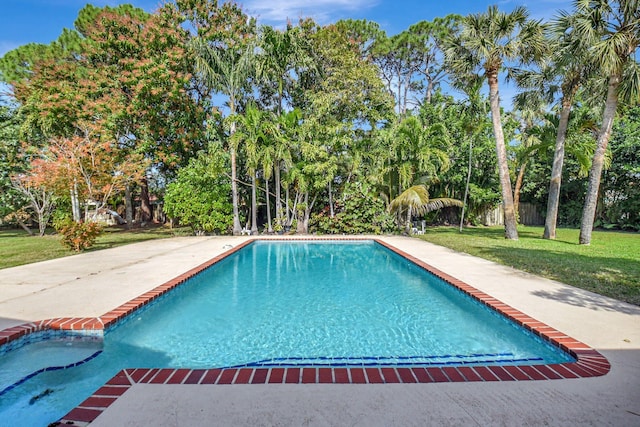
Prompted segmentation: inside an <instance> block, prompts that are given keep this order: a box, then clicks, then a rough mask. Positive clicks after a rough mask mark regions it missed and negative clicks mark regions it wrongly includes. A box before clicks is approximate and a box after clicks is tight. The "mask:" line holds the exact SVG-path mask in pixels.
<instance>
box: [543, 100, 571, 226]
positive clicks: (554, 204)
mask: <svg viewBox="0 0 640 427" xmlns="http://www.w3.org/2000/svg"><path fill="white" fill-rule="evenodd" d="M571 104H572V100H571V99H564V98H563V100H562V110H561V111H560V121H559V123H558V133H557V135H556V147H555V151H554V153H553V166H552V167H551V179H550V181H549V198H548V199H547V216H546V218H545V221H544V233H543V234H542V237H543V238H544V239H555V238H556V225H557V223H558V207H559V205H560V184H561V182H562V165H563V163H564V144H565V140H566V138H567V127H568V126H569V114H570V113H571Z"/></svg>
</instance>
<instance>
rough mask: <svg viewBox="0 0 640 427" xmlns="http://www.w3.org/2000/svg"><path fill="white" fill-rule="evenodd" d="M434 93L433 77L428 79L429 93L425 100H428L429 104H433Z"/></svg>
mask: <svg viewBox="0 0 640 427" xmlns="http://www.w3.org/2000/svg"><path fill="white" fill-rule="evenodd" d="M432 93H433V81H432V80H431V79H428V83H427V93H426V95H425V100H426V101H427V104H431V94H432Z"/></svg>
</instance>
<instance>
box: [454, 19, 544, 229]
mask: <svg viewBox="0 0 640 427" xmlns="http://www.w3.org/2000/svg"><path fill="white" fill-rule="evenodd" d="M528 16H529V14H528V12H527V10H526V9H525V8H524V7H516V8H515V9H514V10H513V11H512V12H511V13H504V12H500V11H499V10H498V8H497V7H496V6H491V7H489V10H488V11H487V12H486V13H480V14H477V15H469V16H466V17H464V18H463V19H462V21H461V24H460V28H461V29H460V33H459V34H457V35H456V37H455V38H452V39H450V40H449V43H448V47H447V50H446V56H447V62H448V64H449V66H450V68H451V70H452V71H453V72H454V73H455V74H457V76H458V78H462V79H464V78H467V77H468V76H469V75H470V74H473V73H475V74H476V75H480V74H481V75H482V76H484V78H486V80H487V82H488V84H489V100H490V103H491V118H492V122H493V132H494V136H495V139H496V154H497V159H498V172H499V176H500V187H501V189H502V203H503V206H504V220H505V221H504V222H505V237H506V238H508V239H517V238H518V230H517V228H516V225H517V224H516V213H515V210H514V205H513V192H512V190H511V179H510V177H509V165H508V161H507V150H506V146H505V139H504V131H503V128H502V121H501V117H500V97H499V92H498V84H499V80H498V78H499V73H500V71H501V69H502V68H503V66H504V65H505V61H514V60H519V61H521V62H528V61H531V60H532V59H535V58H538V57H540V56H541V55H542V54H543V53H544V50H545V43H544V38H543V28H544V27H543V26H542V25H541V24H540V23H539V22H536V21H531V20H529V19H528Z"/></svg>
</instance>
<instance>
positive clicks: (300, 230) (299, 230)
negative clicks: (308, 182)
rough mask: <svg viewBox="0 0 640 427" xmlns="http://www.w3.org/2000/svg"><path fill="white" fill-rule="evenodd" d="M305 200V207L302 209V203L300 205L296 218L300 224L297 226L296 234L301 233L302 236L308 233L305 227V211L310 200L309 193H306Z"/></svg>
mask: <svg viewBox="0 0 640 427" xmlns="http://www.w3.org/2000/svg"><path fill="white" fill-rule="evenodd" d="M301 196H302V195H301ZM304 200H305V203H304V205H305V206H304V207H303V208H301V207H300V203H298V208H297V209H296V217H297V219H298V222H297V224H296V233H300V234H306V233H307V230H306V229H305V227H304V217H305V210H306V209H307V206H306V202H307V201H308V200H309V193H307V192H305V193H304Z"/></svg>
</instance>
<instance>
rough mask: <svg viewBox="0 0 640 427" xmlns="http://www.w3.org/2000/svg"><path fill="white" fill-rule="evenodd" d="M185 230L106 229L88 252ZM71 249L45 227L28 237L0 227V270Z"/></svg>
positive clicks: (180, 232) (64, 252) (162, 236)
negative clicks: (38, 233)
mask: <svg viewBox="0 0 640 427" xmlns="http://www.w3.org/2000/svg"><path fill="white" fill-rule="evenodd" d="M186 233H187V231H186V230H185V229H169V228H166V227H151V228H143V229H134V230H123V229H120V228H116V227H113V228H107V229H106V230H105V232H104V233H103V234H102V235H101V236H100V237H98V240H97V241H96V244H95V245H94V246H93V247H92V248H90V249H89V250H88V251H96V250H100V249H106V248H112V247H115V246H122V245H126V244H129V243H136V242H142V241H145V240H151V239H163V238H167V237H172V236H175V235H176V234H186ZM73 254H74V252H72V251H70V250H69V249H67V248H65V247H64V246H63V245H62V244H61V243H60V237H59V236H58V235H55V234H54V232H53V230H47V234H46V235H45V236H43V237H37V236H36V237H31V236H28V235H27V233H26V232H24V231H23V230H0V269H1V268H7V267H14V266H16V265H23V264H29V263H32V262H38V261H45V260H48V259H54V258H61V257H64V256H69V255H73Z"/></svg>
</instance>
